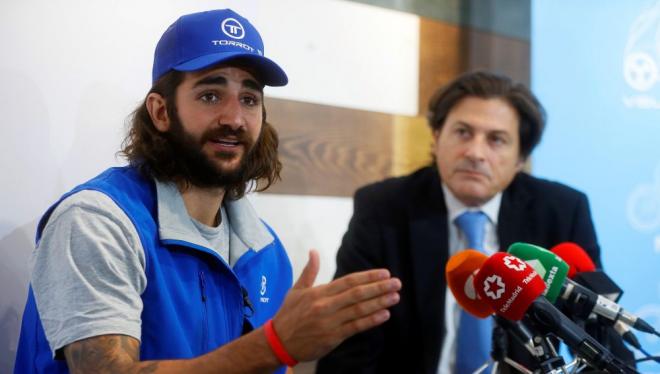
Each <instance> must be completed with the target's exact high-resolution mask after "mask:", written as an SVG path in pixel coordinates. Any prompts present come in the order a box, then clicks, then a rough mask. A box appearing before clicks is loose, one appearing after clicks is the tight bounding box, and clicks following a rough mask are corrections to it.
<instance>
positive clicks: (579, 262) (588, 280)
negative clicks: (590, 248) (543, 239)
mask: <svg viewBox="0 0 660 374" xmlns="http://www.w3.org/2000/svg"><path fill="white" fill-rule="evenodd" d="M550 251H551V252H552V253H554V254H556V255H557V256H559V257H561V258H562V260H564V261H566V263H567V264H568V266H569V267H570V269H569V271H568V276H569V278H571V279H573V280H575V281H576V282H577V283H580V284H581V285H583V286H585V287H587V288H588V289H590V290H592V291H594V292H595V293H597V294H599V295H602V296H605V297H607V298H608V299H610V300H612V301H619V299H620V298H621V295H622V294H623V290H622V289H621V288H620V287H619V286H618V285H617V284H616V283H615V282H614V281H613V280H612V279H611V278H610V277H608V276H607V275H606V274H605V273H603V272H602V271H600V270H596V265H595V264H594V263H593V261H592V260H591V257H589V255H588V254H587V252H586V251H585V250H584V249H582V247H580V246H579V245H577V244H575V243H571V242H564V243H560V244H557V245H556V246H554V247H552V248H551V249H550Z"/></svg>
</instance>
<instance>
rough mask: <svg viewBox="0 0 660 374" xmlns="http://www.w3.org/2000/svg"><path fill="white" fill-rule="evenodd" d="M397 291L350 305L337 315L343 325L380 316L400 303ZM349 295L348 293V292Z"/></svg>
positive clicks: (380, 294) (393, 290)
mask: <svg viewBox="0 0 660 374" xmlns="http://www.w3.org/2000/svg"><path fill="white" fill-rule="evenodd" d="M396 291H398V288H397V289H392V290H390V291H387V292H383V293H379V294H378V295H377V296H376V297H373V298H369V299H364V300H362V301H355V302H352V303H348V304H347V305H346V307H344V308H342V309H340V310H338V311H337V312H336V313H335V315H336V317H337V319H338V320H339V321H341V323H342V324H346V323H350V322H351V321H353V320H358V319H362V318H364V317H368V316H370V315H374V314H378V313H379V312H381V311H383V310H386V309H387V308H389V307H391V306H393V305H395V304H397V303H398V302H399V298H400V296H399V293H398V292H396ZM347 293H348V292H347Z"/></svg>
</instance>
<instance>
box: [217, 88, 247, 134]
mask: <svg viewBox="0 0 660 374" xmlns="http://www.w3.org/2000/svg"><path fill="white" fill-rule="evenodd" d="M218 124H219V125H220V126H229V127H231V128H232V129H234V130H238V129H240V128H245V125H246V122H245V116H244V113H243V106H242V105H241V101H240V98H239V97H237V96H234V95H231V97H226V99H225V100H224V105H222V106H221V107H220V109H219V113H218Z"/></svg>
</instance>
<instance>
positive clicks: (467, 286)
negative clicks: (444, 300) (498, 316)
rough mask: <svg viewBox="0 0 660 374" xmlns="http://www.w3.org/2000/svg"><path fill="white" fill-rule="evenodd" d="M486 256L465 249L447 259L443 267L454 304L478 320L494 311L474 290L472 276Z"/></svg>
mask: <svg viewBox="0 0 660 374" xmlns="http://www.w3.org/2000/svg"><path fill="white" fill-rule="evenodd" d="M487 259H488V256H486V255H485V254H483V253H482V252H479V251H477V250H474V249H466V250H463V251H460V252H458V253H456V254H455V255H453V256H451V257H450V258H449V261H447V265H446V266H445V278H446V279H447V286H448V287H449V290H450V291H451V293H452V294H453V295H454V298H455V299H456V302H457V303H458V305H459V306H461V307H462V308H463V309H464V310H465V311H467V312H468V313H470V314H472V315H473V316H476V317H478V318H487V317H489V316H490V315H492V314H493V313H495V311H493V309H492V308H491V307H490V305H488V304H487V303H485V302H484V301H483V300H481V299H480V298H479V297H478V295H477V291H476V290H475V288H474V274H475V273H476V272H477V271H478V270H479V269H480V268H481V266H482V265H483V263H484V262H486V260H487Z"/></svg>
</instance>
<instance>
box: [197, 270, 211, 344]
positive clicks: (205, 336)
mask: <svg viewBox="0 0 660 374" xmlns="http://www.w3.org/2000/svg"><path fill="white" fill-rule="evenodd" d="M199 287H200V289H201V291H202V304H203V305H204V310H203V313H204V316H203V317H204V318H203V319H202V321H203V325H202V349H203V350H204V352H205V353H206V352H207V351H208V345H209V342H208V340H209V338H208V331H209V321H208V307H207V305H206V279H204V272H203V271H201V270H200V271H199Z"/></svg>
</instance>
